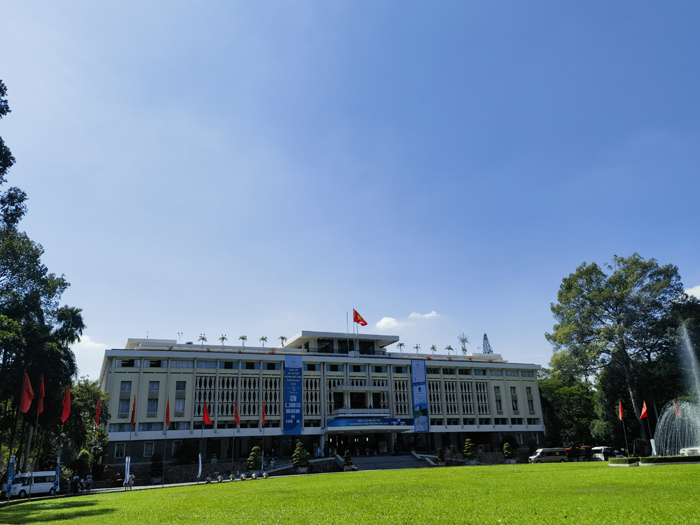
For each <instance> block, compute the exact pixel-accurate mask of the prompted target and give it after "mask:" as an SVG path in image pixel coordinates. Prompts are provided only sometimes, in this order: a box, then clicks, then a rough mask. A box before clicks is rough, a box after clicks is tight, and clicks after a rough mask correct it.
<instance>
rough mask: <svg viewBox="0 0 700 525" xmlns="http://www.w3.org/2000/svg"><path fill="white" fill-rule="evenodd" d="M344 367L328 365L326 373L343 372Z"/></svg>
mask: <svg viewBox="0 0 700 525" xmlns="http://www.w3.org/2000/svg"><path fill="white" fill-rule="evenodd" d="M342 371H343V365H326V372H342Z"/></svg>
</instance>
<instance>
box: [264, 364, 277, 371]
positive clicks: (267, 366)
mask: <svg viewBox="0 0 700 525" xmlns="http://www.w3.org/2000/svg"><path fill="white" fill-rule="evenodd" d="M279 369H280V364H279V363H265V367H264V368H263V370H279Z"/></svg>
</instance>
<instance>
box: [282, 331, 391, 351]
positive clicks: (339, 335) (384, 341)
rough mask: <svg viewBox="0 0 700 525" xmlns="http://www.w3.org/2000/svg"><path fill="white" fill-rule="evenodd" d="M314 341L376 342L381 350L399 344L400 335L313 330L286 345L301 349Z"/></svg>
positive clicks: (296, 336) (292, 339)
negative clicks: (348, 340) (347, 340)
mask: <svg viewBox="0 0 700 525" xmlns="http://www.w3.org/2000/svg"><path fill="white" fill-rule="evenodd" d="M312 339H350V340H352V339H357V340H359V341H376V343H377V345H379V348H384V347H386V346H389V345H391V344H394V343H398V342H399V336H398V335H377V334H348V333H347V332H315V331H312V330H302V331H301V332H299V333H298V334H297V335H295V336H294V337H292V338H290V339H289V341H287V344H285V345H284V346H285V348H286V347H290V348H301V347H302V346H303V344H304V343H308V342H310V341H311V340H312Z"/></svg>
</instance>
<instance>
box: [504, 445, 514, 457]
mask: <svg viewBox="0 0 700 525" xmlns="http://www.w3.org/2000/svg"><path fill="white" fill-rule="evenodd" d="M503 457H504V458H506V459H511V458H512V457H513V450H512V449H511V446H510V443H508V442H505V443H503Z"/></svg>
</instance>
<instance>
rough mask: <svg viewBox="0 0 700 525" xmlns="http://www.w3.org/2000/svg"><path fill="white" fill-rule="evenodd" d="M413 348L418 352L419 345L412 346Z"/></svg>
mask: <svg viewBox="0 0 700 525" xmlns="http://www.w3.org/2000/svg"><path fill="white" fill-rule="evenodd" d="M413 349H414V350H415V351H416V353H418V350H420V345H416V346H414V347H413Z"/></svg>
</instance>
